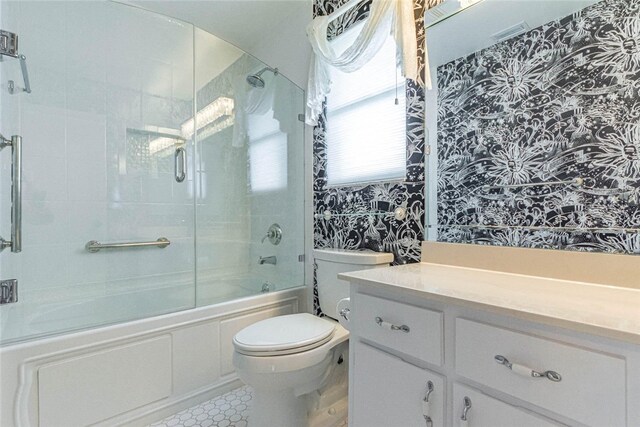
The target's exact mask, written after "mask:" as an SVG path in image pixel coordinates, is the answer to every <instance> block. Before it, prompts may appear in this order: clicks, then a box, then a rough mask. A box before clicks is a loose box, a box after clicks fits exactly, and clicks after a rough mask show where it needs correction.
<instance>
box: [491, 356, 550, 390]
mask: <svg viewBox="0 0 640 427" xmlns="http://www.w3.org/2000/svg"><path fill="white" fill-rule="evenodd" d="M494 359H495V360H496V362H498V363H499V364H501V365H504V366H506V367H507V368H509V369H511V370H512V371H513V372H515V373H516V374H518V375H522V376H525V377H531V378H546V379H548V380H549V381H553V382H555V383H559V382H560V381H562V376H561V375H560V374H559V373H557V372H556V371H544V372H538V371H534V370H533V369H531V368H528V367H526V366H524V365H518V364H517V363H511V362H509V359H507V358H506V357H504V356H502V355H499V354H498V355H497V356H495V357H494Z"/></svg>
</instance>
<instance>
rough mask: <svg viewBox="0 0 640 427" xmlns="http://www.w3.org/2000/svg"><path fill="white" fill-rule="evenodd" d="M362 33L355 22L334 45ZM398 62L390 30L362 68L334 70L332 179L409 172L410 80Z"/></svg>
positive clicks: (330, 100) (330, 109)
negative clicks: (407, 145)
mask: <svg viewBox="0 0 640 427" xmlns="http://www.w3.org/2000/svg"><path fill="white" fill-rule="evenodd" d="M358 33H359V28H354V29H352V30H350V31H348V32H347V33H345V34H343V35H341V36H340V37H338V38H336V40H334V41H333V46H334V49H336V50H337V51H338V52H342V51H344V50H345V49H346V47H347V46H349V45H350V44H351V42H352V41H353V40H354V39H355V38H356V37H357V35H358ZM395 64H396V47H395V41H394V39H393V37H391V36H389V38H388V40H387V41H386V43H385V44H384V46H383V48H382V49H381V50H380V52H378V54H377V55H376V56H375V57H374V58H373V59H372V60H371V61H370V62H369V63H367V64H366V65H365V66H364V67H362V68H361V69H360V70H358V71H356V72H353V73H343V72H341V71H338V70H336V69H333V70H332V73H331V80H332V82H333V84H332V89H331V93H330V94H329V96H328V97H327V135H326V138H327V182H328V184H329V185H333V186H335V185H348V184H357V183H363V182H372V181H388V180H397V179H404V178H405V173H406V99H405V98H406V94H405V86H404V84H405V82H404V78H403V77H402V76H401V75H400V70H398V69H396V66H395ZM396 93H397V97H398V101H399V102H398V104H397V105H396V104H395V98H396Z"/></svg>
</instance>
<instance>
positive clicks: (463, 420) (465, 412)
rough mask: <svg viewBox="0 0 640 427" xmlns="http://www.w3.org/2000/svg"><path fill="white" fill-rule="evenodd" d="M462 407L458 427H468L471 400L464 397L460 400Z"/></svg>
mask: <svg viewBox="0 0 640 427" xmlns="http://www.w3.org/2000/svg"><path fill="white" fill-rule="evenodd" d="M462 402H463V404H464V406H463V407H462V416H461V417H460V427H467V426H468V425H469V409H471V406H472V405H471V399H470V398H469V396H465V397H464V399H463V400H462Z"/></svg>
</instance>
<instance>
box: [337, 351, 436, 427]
mask: <svg viewBox="0 0 640 427" xmlns="http://www.w3.org/2000/svg"><path fill="white" fill-rule="evenodd" d="M351 351H353V352H354V353H355V354H356V355H357V356H356V357H355V359H354V363H355V366H357V370H358V374H357V375H355V376H354V382H353V383H351V391H352V393H351V396H352V399H353V401H352V402H351V403H352V405H353V408H354V409H353V412H352V415H351V418H350V424H349V425H355V426H389V427H390V426H403V427H414V426H415V427H418V426H419V427H424V426H425V425H429V424H427V423H430V425H433V426H442V425H444V424H443V423H444V403H445V388H444V384H445V382H444V379H443V377H442V376H441V375H438V374H436V373H434V372H432V371H429V370H426V369H422V368H419V367H417V366H414V365H412V364H410V363H406V362H404V361H403V360H402V359H400V358H398V357H395V356H392V355H390V354H388V353H386V352H384V351H382V350H379V349H377V348H374V347H372V346H369V345H367V344H364V343H362V342H357V343H355V346H354V347H353V350H351ZM352 366H353V365H352ZM425 415H426V417H429V418H428V419H427V418H425Z"/></svg>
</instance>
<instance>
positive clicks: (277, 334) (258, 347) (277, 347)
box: [233, 313, 336, 354]
mask: <svg viewBox="0 0 640 427" xmlns="http://www.w3.org/2000/svg"><path fill="white" fill-rule="evenodd" d="M335 328H336V324H335V322H331V321H330V320H326V319H322V318H320V317H317V316H314V315H312V314H309V313H300V314H289V315H286V316H277V317H272V318H270V319H265V320H261V321H259V322H256V323H254V324H253V325H250V326H247V327H246V328H244V329H243V330H241V331H240V332H238V333H237V334H236V336H235V337H233V344H234V345H235V347H236V350H238V351H240V352H242V353H262V352H264V353H270V354H271V353H274V352H286V353H291V352H292V351H291V350H296V349H298V350H300V351H306V350H309V349H311V348H315V347H317V346H320V345H322V344H324V343H325V342H327V341H329V340H330V339H331V337H332V336H333V333H334V331H335Z"/></svg>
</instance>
